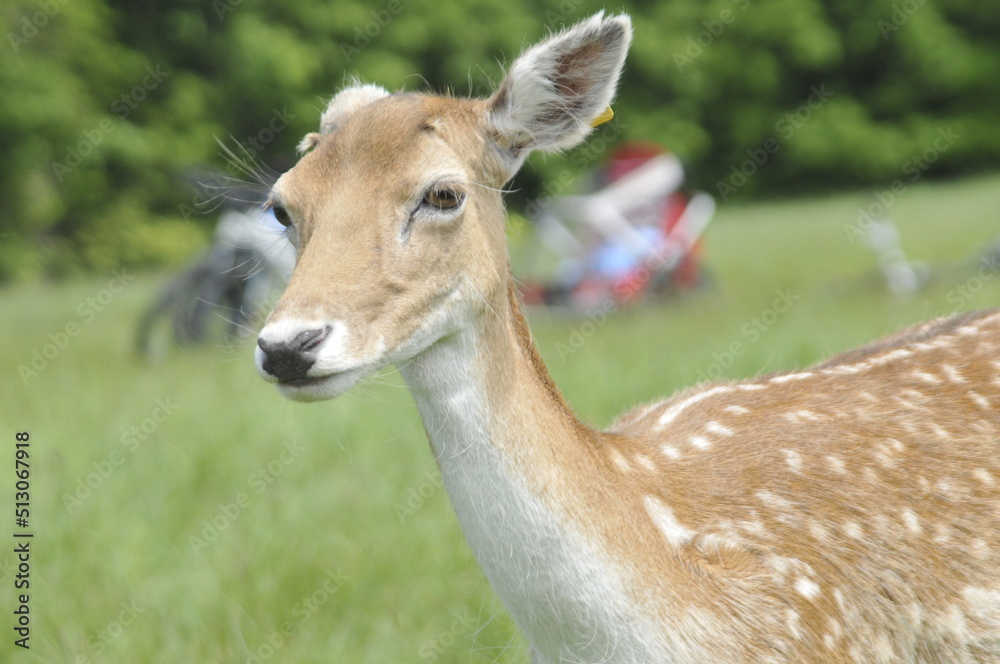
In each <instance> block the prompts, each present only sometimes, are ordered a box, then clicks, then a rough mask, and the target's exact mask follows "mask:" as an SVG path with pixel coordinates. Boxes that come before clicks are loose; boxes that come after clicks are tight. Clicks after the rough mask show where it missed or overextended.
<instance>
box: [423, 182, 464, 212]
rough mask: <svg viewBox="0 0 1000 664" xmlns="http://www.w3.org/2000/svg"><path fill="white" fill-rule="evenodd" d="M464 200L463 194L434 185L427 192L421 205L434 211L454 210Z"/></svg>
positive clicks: (445, 186) (456, 190)
mask: <svg viewBox="0 0 1000 664" xmlns="http://www.w3.org/2000/svg"><path fill="white" fill-rule="evenodd" d="M464 200H465V193H464V192H462V191H459V190H458V189H455V188H454V187H450V186H448V185H436V186H434V187H431V188H430V189H428V190H427V193H426V194H424V199H423V200H422V201H421V203H422V204H423V205H425V206H427V207H429V208H432V209H434V210H443V211H447V210H454V209H455V208H457V207H458V206H460V205H461V204H462V202H463V201H464Z"/></svg>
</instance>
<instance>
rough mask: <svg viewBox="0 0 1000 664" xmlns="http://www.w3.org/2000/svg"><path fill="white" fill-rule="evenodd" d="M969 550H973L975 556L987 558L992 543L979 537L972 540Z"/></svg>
mask: <svg viewBox="0 0 1000 664" xmlns="http://www.w3.org/2000/svg"><path fill="white" fill-rule="evenodd" d="M969 550H970V551H971V552H972V557H973V558H978V559H979V560H985V559H986V557H987V556H988V555H989V553H990V545H989V544H987V543H986V540H981V539H978V538H977V539H974V540H972V545H971V546H970V547H969Z"/></svg>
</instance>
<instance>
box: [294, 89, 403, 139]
mask: <svg viewBox="0 0 1000 664" xmlns="http://www.w3.org/2000/svg"><path fill="white" fill-rule="evenodd" d="M387 96H389V93H388V91H386V90H385V88H382V87H379V86H377V85H370V84H369V85H365V84H362V83H357V82H355V83H354V85H352V86H350V87H347V88H344V89H343V90H341V91H340V92H338V93H337V94H336V95H334V97H333V99H331V100H330V103H329V104H327V105H326V110H325V111H323V117H322V118H321V119H320V123H319V133H312V134H306V136H305V138H303V139H302V141H300V142H299V152H308V151H309V150H311V149H312V148H314V147H315V146H316V144H317V143H318V142H319V139H321V138H323V136H324V135H325V134H329V133H330V132H332V131H333V130H334V129H336V128H337V126H338V125H339V124H341V123H342V122H343V121H344V119H345V118H347V116H349V115H351V114H352V113H354V112H355V111H357V110H359V109H361V108H363V107H365V106H367V105H368V104H371V103H372V102H375V101H378V100H379V99H381V98H382V97H387Z"/></svg>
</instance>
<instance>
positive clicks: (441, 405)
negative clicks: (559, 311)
mask: <svg viewBox="0 0 1000 664" xmlns="http://www.w3.org/2000/svg"><path fill="white" fill-rule="evenodd" d="M516 298H517V296H516V293H515V292H514V286H513V284H511V286H510V289H509V291H508V293H505V295H504V299H503V301H497V302H492V303H490V306H489V307H487V308H486V311H485V313H484V314H483V315H482V316H480V317H479V319H478V320H477V321H475V323H474V324H472V325H470V326H469V327H467V328H465V329H463V330H461V331H459V332H457V333H455V334H453V335H450V336H448V337H446V338H444V339H442V340H440V341H439V342H437V343H436V344H435V345H434V346H432V347H431V348H429V349H427V350H426V351H424V352H423V353H421V354H420V355H418V356H417V357H415V358H414V359H413V360H412V361H411V362H410V363H408V364H407V365H406V366H404V367H402V368H401V370H400V371H401V373H402V374H403V377H404V379H405V380H406V382H407V384H408V386H409V387H410V390H411V392H412V393H413V396H414V399H415V400H416V402H417V406H418V408H419V409H420V413H421V416H422V417H423V420H424V425H425V428H426V429H427V434H428V437H429V439H430V443H431V448H432V449H433V451H434V455H435V458H436V459H437V462H438V464H439V465H440V466H441V470H442V473H443V474H444V475H445V477H446V480H447V477H448V475H449V474H452V473H457V472H461V470H462V469H464V468H465V466H467V462H468V461H469V459H463V458H462V457H470V456H475V455H485V456H489V457H490V458H491V459H493V461H494V462H495V463H499V464H503V465H504V470H505V471H506V472H509V473H511V474H512V475H516V476H517V481H521V482H523V483H524V484H525V485H526V486H528V487H529V488H530V489H531V490H533V491H536V490H538V491H541V490H545V488H546V487H548V488H549V489H552V488H553V487H552V486H551V482H552V481H555V480H556V479H557V478H558V477H562V479H560V480H558V481H559V482H561V483H564V482H565V481H566V478H565V475H566V469H565V468H564V467H563V466H564V464H566V463H571V464H574V465H580V464H586V462H587V461H589V460H591V459H592V458H593V455H592V452H591V441H592V438H593V436H595V435H596V434H595V433H594V432H593V431H591V430H589V429H587V428H586V427H585V426H584V425H583V424H581V423H580V422H579V420H577V418H576V417H575V416H574V415H573V413H572V411H571V410H570V408H569V406H568V405H567V404H566V402H565V400H564V399H563V398H562V395H561V394H560V393H559V391H558V389H557V388H556V387H555V385H554V383H553V382H552V379H551V378H550V376H549V374H548V371H547V370H546V368H545V366H544V364H543V363H542V360H541V357H540V356H539V354H538V351H537V348H536V347H535V344H534V341H533V340H532V338H531V335H530V332H529V331H528V327H527V324H526V322H525V320H524V318H523V316H522V314H521V312H520V307H519V305H518V302H517V299H516ZM498 299H499V298H498ZM473 453H475V454H473ZM568 460H569V461H568ZM574 474H575V473H574Z"/></svg>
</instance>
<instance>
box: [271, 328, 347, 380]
mask: <svg viewBox="0 0 1000 664" xmlns="http://www.w3.org/2000/svg"><path fill="white" fill-rule="evenodd" d="M330 330H331V327H330V326H329V325H326V326H324V327H320V328H315V329H311V330H305V331H303V332H299V333H298V334H297V335H295V337H293V338H292V339H290V340H288V341H267V340H265V339H264V338H263V337H259V338H258V339H257V346H259V347H260V350H261V351H262V352H263V353H264V361H263V363H262V367H263V369H264V371H266V372H267V373H268V374H270V375H271V376H274V377H275V378H277V379H278V380H280V381H296V380H304V379H308V378H309V376H308V374H309V369H311V368H312V365H313V364H315V362H316V351H317V350H318V349H319V347H320V345H322V343H323V341H324V340H325V339H326V338H327V337H328V336H329V334H330Z"/></svg>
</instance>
